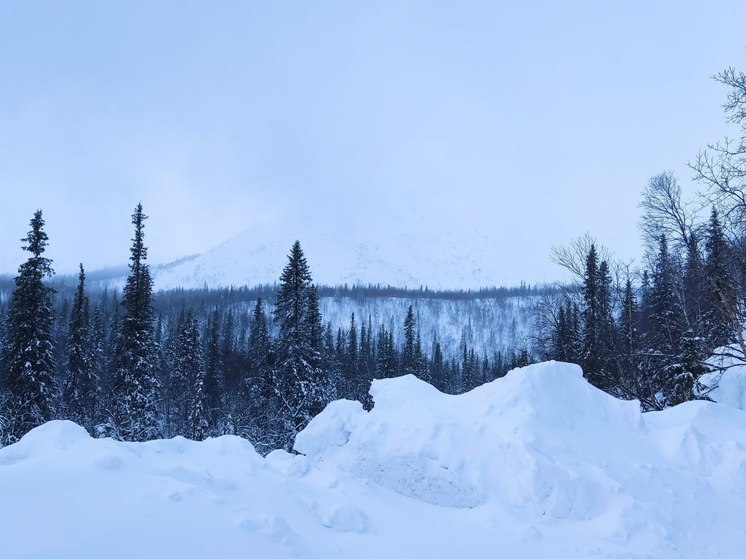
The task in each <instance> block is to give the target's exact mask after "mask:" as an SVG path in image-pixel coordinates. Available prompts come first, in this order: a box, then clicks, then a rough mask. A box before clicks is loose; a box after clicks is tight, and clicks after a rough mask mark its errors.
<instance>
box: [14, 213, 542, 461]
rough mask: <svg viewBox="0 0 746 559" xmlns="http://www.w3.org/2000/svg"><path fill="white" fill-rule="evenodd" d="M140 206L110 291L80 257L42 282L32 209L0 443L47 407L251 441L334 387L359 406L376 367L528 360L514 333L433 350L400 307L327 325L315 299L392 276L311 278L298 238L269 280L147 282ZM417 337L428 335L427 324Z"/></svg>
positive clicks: (460, 370) (66, 414) (47, 265)
mask: <svg viewBox="0 0 746 559" xmlns="http://www.w3.org/2000/svg"><path fill="white" fill-rule="evenodd" d="M146 217H147V216H145V214H144V213H143V208H142V206H141V205H138V206H137V207H136V208H135V212H134V213H133V215H132V224H133V227H134V235H133V238H132V246H131V248H130V264H129V275H128V277H127V281H126V284H125V286H124V288H123V290H122V291H121V293H120V292H119V291H118V290H111V291H110V290H107V289H104V290H100V289H97V290H95V291H93V292H91V291H90V290H89V289H88V288H87V285H86V274H85V269H84V267H83V265H82V264H81V265H80V272H79V275H78V278H77V285H76V286H75V288H74V289H73V290H70V289H68V288H66V287H64V286H62V287H59V289H55V288H54V287H52V286H50V285H48V283H49V279H50V278H51V277H52V276H53V274H54V272H53V269H52V263H51V261H50V260H49V259H47V258H45V257H44V252H45V249H46V246H47V242H48V240H49V239H48V237H47V234H46V232H45V230H44V220H43V217H42V212H41V211H37V212H36V213H35V214H34V217H33V219H32V221H31V230H30V231H29V232H28V234H27V236H26V238H25V239H24V241H23V248H24V250H25V251H28V252H29V253H30V257H29V259H28V261H27V262H26V263H24V264H23V265H22V266H21V267H20V269H19V274H18V276H17V277H16V278H15V280H14V284H13V286H12V289H11V290H10V292H11V293H12V294H11V296H10V298H9V300H8V301H7V302H6V301H3V302H2V307H1V309H0V310H2V312H3V315H4V318H3V329H2V366H3V368H4V369H5V370H6V371H7V375H5V376H4V377H3V378H4V381H3V385H2V401H1V402H2V406H1V407H0V410H1V411H0V426H1V427H2V433H3V443H4V444H9V443H12V442H13V441H16V440H18V438H20V437H21V436H23V434H25V433H26V432H28V431H29V430H30V429H32V428H33V427H35V426H38V425H40V424H42V423H44V422H46V421H48V420H50V419H70V420H73V421H75V422H76V423H78V424H80V425H82V426H84V427H86V429H88V430H89V432H91V433H92V434H93V435H94V436H98V437H114V438H117V439H120V440H131V441H144V440H151V439H155V438H162V437H171V436H176V435H182V436H185V437H188V438H191V439H195V440H202V439H204V438H206V437H209V436H216V435H221V434H238V435H240V436H243V437H245V438H247V439H249V440H251V441H252V443H253V444H254V445H255V447H256V448H257V449H259V450H261V451H269V450H272V449H275V448H289V447H290V446H291V445H292V440H293V437H294V435H295V434H296V433H297V432H298V431H299V430H300V429H302V428H303V427H304V426H305V425H306V424H307V423H308V421H309V420H310V419H311V418H312V417H313V416H314V415H316V414H317V413H319V412H320V411H321V410H322V409H323V408H324V406H325V405H326V404H327V403H329V402H330V401H332V400H336V399H340V398H347V399H355V400H359V401H362V402H364V404H365V405H366V406H370V405H371V403H372V402H371V401H370V396H369V394H368V390H369V388H370V383H371V381H372V380H373V379H374V378H391V377H396V376H400V375H404V374H414V375H417V376H418V377H420V378H422V379H424V380H426V381H428V382H430V383H432V384H433V385H434V386H436V387H438V388H439V389H440V390H442V391H444V392H449V393H461V392H464V391H466V390H469V389H471V388H473V387H475V386H477V385H480V384H483V383H484V382H487V381H490V380H493V379H494V378H497V377H499V376H502V375H504V374H505V373H506V372H507V371H508V370H509V369H511V368H515V367H517V366H521V365H525V364H528V363H529V362H531V360H532V359H531V354H530V352H529V350H528V348H527V347H526V346H525V345H521V346H520V347H518V346H517V347H514V348H510V349H507V350H505V349H499V350H495V351H492V352H491V353H490V354H488V353H486V352H485V351H482V352H481V353H478V352H477V351H476V350H475V348H474V347H473V346H472V345H470V344H469V343H468V341H467V340H466V338H464V340H463V341H462V343H461V344H460V346H459V348H458V351H457V352H456V351H451V352H450V353H445V352H444V351H443V349H442V348H441V344H440V343H439V341H438V337H437V333H435V334H434V335H432V339H429V340H428V342H429V343H428V347H427V350H426V349H425V344H424V343H423V339H422V337H423V336H422V330H421V328H420V326H419V324H418V323H417V317H416V313H415V312H414V310H413V307H412V305H409V307H408V309H407V312H406V315H405V316H404V319H403V321H402V324H401V325H400V326H397V325H391V324H374V323H373V321H372V319H371V317H370V315H368V316H367V317H358V316H355V314H354V313H352V314H351V315H350V317H349V325H348V326H347V327H345V328H342V327H337V328H334V327H333V326H332V324H331V322H329V321H325V320H324V317H323V316H322V314H321V312H320V307H319V298H320V294H319V292H320V291H321V292H322V293H323V295H326V296H330V295H332V294H337V295H339V294H340V293H341V294H343V295H345V296H347V297H354V298H364V297H365V296H366V295H369V294H370V293H371V292H375V293H376V294H377V295H380V296H387V297H406V296H407V292H406V290H401V289H394V288H390V287H384V288H381V287H369V288H364V287H353V288H347V287H341V288H333V289H332V288H325V287H322V288H321V290H319V289H318V288H317V286H315V285H314V283H313V280H312V276H311V269H310V266H309V264H308V263H307V262H306V259H305V257H304V254H303V250H302V247H301V244H300V242H296V243H295V244H294V245H293V246H292V247H291V248H290V252H289V254H288V259H287V263H286V265H285V267H284V269H283V272H282V275H281V276H280V278H279V282H278V284H277V285H275V286H263V287H257V288H253V289H250V288H242V289H223V290H221V289H217V290H196V291H185V290H176V291H169V292H160V293H154V291H153V280H152V278H151V275H150V268H149V266H148V264H147V247H146V244H145V240H144V239H145V220H146ZM552 291H553V290H551V289H544V290H542V289H538V290H537V289H532V288H530V287H525V286H523V287H520V288H515V289H494V290H481V291H479V292H475V293H465V292H450V293H442V294H436V293H433V292H429V291H421V292H418V297H420V298H423V299H425V300H428V299H429V298H432V297H438V298H440V299H446V300H449V299H455V300H458V299H464V298H467V299H468V298H473V297H477V298H490V297H493V298H498V299H499V298H501V297H514V296H519V297H521V296H522V297H528V298H531V297H535V296H537V295H538V294H540V293H544V292H552ZM427 335H428V336H430V332H428V334H427Z"/></svg>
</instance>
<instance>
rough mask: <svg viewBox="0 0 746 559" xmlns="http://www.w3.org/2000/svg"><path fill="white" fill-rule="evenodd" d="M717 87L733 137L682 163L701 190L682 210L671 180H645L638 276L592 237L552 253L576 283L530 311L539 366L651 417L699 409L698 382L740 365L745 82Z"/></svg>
mask: <svg viewBox="0 0 746 559" xmlns="http://www.w3.org/2000/svg"><path fill="white" fill-rule="evenodd" d="M715 79H716V80H718V81H719V82H721V83H722V84H724V85H726V86H728V87H729V94H728V98H727V102H726V104H725V105H724V107H725V110H726V114H727V117H728V120H729V121H730V122H732V123H734V124H736V125H738V126H739V128H740V137H739V139H738V140H736V141H732V140H724V141H722V142H719V143H715V144H710V145H709V146H708V147H707V148H706V149H705V150H703V151H702V152H701V153H700V154H699V155H698V157H697V159H696V160H695V162H694V163H691V164H690V168H691V169H692V170H693V173H694V178H695V180H697V181H699V182H700V183H702V184H703V185H704V186H705V188H704V190H703V191H702V192H700V193H699V195H698V197H697V198H696V199H692V200H687V199H685V197H684V196H682V192H681V188H680V187H679V185H678V182H677V179H676V177H675V176H674V175H673V173H670V172H665V173H661V174H659V175H657V176H655V177H653V178H652V179H650V182H649V183H648V185H647V187H646V188H645V190H644V192H643V197H642V203H641V207H642V209H643V219H642V223H641V229H642V234H643V242H644V247H645V250H646V255H647V256H646V263H645V266H643V267H642V269H640V270H636V271H634V270H630V269H629V267H628V266H627V267H625V266H621V265H619V264H618V263H615V262H613V259H612V258H611V257H610V256H609V255H608V254H607V253H606V252H605V251H603V250H601V249H600V248H599V247H598V245H597V244H596V243H595V242H594V241H593V240H592V239H591V238H590V237H585V238H583V239H580V240H578V241H577V242H575V243H573V244H572V245H570V246H566V247H560V248H559V249H556V250H555V253H554V257H555V260H556V261H557V262H558V263H559V264H561V265H563V266H564V267H566V268H567V269H569V270H570V271H571V272H573V273H574V275H575V277H576V280H577V281H575V282H574V283H573V284H571V285H569V286H567V288H566V289H565V292H564V294H563V295H561V296H554V297H547V298H545V299H544V303H543V304H542V305H540V307H539V309H538V311H539V312H538V315H537V318H538V336H537V343H536V347H537V349H538V351H539V353H540V355H541V356H542V357H544V358H552V359H559V360H563V361H570V362H575V363H579V364H581V365H582V366H583V369H584V372H585V375H586V376H587V378H588V380H589V381H590V382H591V383H593V384H594V385H596V386H598V387H600V388H602V389H604V390H606V391H608V392H610V393H612V394H614V395H616V396H619V397H622V398H627V399H632V398H636V399H638V400H640V402H641V403H642V406H643V407H644V409H648V410H654V409H661V408H663V407H666V406H670V405H675V404H678V403H681V402H684V401H688V400H692V399H697V398H706V397H707V394H708V392H709V391H710V390H711V388H712V384H709V385H708V386H703V385H702V384H701V383H700V382H699V381H700V377H701V375H702V374H704V373H706V372H709V371H716V372H717V371H720V372H721V373H722V372H723V371H724V370H725V369H726V368H727V367H729V366H731V365H733V364H743V363H746V343H744V334H743V331H744V325H745V324H746V312H745V310H746V75H744V73H743V72H737V71H736V70H734V69H733V68H730V69H728V70H725V71H724V72H721V73H720V74H718V75H717V76H715ZM705 212H706V213H705ZM703 213H704V214H705V216H706V217H703V215H702V214H703Z"/></svg>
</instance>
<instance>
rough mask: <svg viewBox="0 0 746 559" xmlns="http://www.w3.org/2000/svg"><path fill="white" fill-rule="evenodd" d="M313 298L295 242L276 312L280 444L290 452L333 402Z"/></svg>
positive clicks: (282, 278)
mask: <svg viewBox="0 0 746 559" xmlns="http://www.w3.org/2000/svg"><path fill="white" fill-rule="evenodd" d="M315 299H316V297H315V291H314V290H313V289H312V286H311V272H310V270H309V268H308V263H307V262H306V258H305V256H304V255H303V250H302V249H301V246H300V243H299V242H298V241H296V242H295V243H294V244H293V247H292V248H291V250H290V254H289V256H288V263H287V265H286V266H285V268H284V270H283V272H282V275H281V276H280V289H279V292H278V294H277V301H276V303H275V313H274V320H275V323H276V324H277V325H278V327H279V336H278V340H277V358H276V365H275V369H274V374H273V386H274V389H275V396H276V399H277V402H278V405H279V410H278V413H279V416H280V418H281V421H282V435H281V442H282V444H283V446H284V447H285V448H288V449H289V448H290V447H291V445H292V438H293V436H294V435H295V434H296V433H297V432H298V431H299V430H301V429H302V428H303V427H304V426H305V425H306V424H307V423H308V422H309V421H310V420H311V418H312V417H313V416H314V415H315V414H317V413H319V412H320V411H321V410H322V409H323V407H324V406H325V405H326V404H327V403H328V401H329V386H328V382H327V378H326V376H325V374H324V373H323V371H322V370H321V366H320V365H321V356H320V354H319V347H318V346H319V345H320V342H321V335H320V333H321V326H320V320H319V319H320V315H318V313H317V312H316V311H315V310H314V306H316V307H317V305H318V303H317V302H316V303H314V300H315ZM317 316H318V319H317ZM314 345H316V347H314Z"/></svg>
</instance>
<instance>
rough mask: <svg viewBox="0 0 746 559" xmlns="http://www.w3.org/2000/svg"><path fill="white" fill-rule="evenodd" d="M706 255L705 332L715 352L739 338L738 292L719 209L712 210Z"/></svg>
mask: <svg viewBox="0 0 746 559" xmlns="http://www.w3.org/2000/svg"><path fill="white" fill-rule="evenodd" d="M705 248H706V250H707V256H706V260H705V265H704V268H705V276H706V285H707V289H706V293H707V294H708V296H707V297H706V301H705V305H704V306H705V311H704V315H705V316H704V320H703V322H704V329H705V332H706V334H707V339H708V343H709V349H710V350H714V349H716V348H718V347H721V346H725V345H727V344H729V343H731V342H733V341H734V340H735V338H736V327H735V324H737V323H738V319H737V318H734V317H736V316H738V312H737V311H736V308H737V304H738V303H737V289H736V282H735V281H734V280H733V274H732V273H731V271H730V267H729V261H730V260H731V257H732V255H731V252H730V250H729V248H728V244H727V241H726V240H725V233H724V232H723V228H722V226H721V225H720V219H719V217H718V213H717V210H715V208H713V209H712V213H711V214H710V222H709V226H708V228H707V240H706V247H705Z"/></svg>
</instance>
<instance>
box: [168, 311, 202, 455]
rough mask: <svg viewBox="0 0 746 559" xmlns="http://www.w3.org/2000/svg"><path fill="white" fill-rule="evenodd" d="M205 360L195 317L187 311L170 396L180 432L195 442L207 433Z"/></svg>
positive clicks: (180, 335)
mask: <svg viewBox="0 0 746 559" xmlns="http://www.w3.org/2000/svg"><path fill="white" fill-rule="evenodd" d="M205 374H206V371H205V360H204V357H203V354H202V347H201V345H200V342H199V325H198V323H197V318H196V317H195V316H194V315H193V314H192V312H191V311H189V312H188V313H187V315H186V317H185V319H184V324H183V326H182V329H181V332H180V333H179V343H178V347H177V350H176V363H175V372H174V376H173V379H174V381H176V382H174V383H173V384H172V397H174V403H175V405H174V406H173V407H172V410H173V411H172V413H173V414H174V415H175V418H176V420H177V421H176V425H178V427H179V430H178V432H179V433H180V434H184V435H186V436H187V437H189V438H190V439H193V440H195V441H201V440H204V439H205V438H206V437H207V436H208V435H209V434H210V433H211V426H210V424H209V418H208V416H207V413H206V412H207V410H206V409H205V398H206V394H205Z"/></svg>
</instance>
